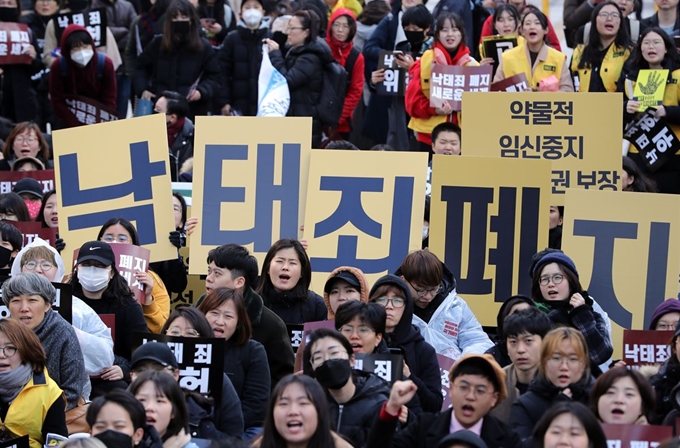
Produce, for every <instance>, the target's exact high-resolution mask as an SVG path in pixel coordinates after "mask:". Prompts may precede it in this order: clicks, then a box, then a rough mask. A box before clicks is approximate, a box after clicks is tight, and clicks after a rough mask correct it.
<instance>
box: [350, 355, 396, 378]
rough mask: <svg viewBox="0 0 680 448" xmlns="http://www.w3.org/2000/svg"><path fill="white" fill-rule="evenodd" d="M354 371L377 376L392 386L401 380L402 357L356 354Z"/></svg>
mask: <svg viewBox="0 0 680 448" xmlns="http://www.w3.org/2000/svg"><path fill="white" fill-rule="evenodd" d="M354 356H355V360H354V369H355V370H362V371H364V372H368V373H373V374H375V375H378V376H379V377H380V378H382V379H383V380H385V381H387V382H388V383H390V385H391V384H393V383H394V382H395V381H397V380H400V379H401V378H402V372H403V371H404V356H403V355H394V354H391V353H356V354H355V355H354Z"/></svg>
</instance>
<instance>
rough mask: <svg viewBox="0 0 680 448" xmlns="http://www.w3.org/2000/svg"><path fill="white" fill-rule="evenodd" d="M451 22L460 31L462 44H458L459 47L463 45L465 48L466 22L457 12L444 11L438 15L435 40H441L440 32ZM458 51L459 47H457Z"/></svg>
mask: <svg viewBox="0 0 680 448" xmlns="http://www.w3.org/2000/svg"><path fill="white" fill-rule="evenodd" d="M449 23H451V25H452V26H453V27H455V28H457V29H458V30H459V31H460V35H461V38H460V44H458V48H460V46H461V45H462V46H463V48H465V23H464V22H463V19H461V17H460V16H459V15H458V14H456V13H455V12H444V13H442V14H439V16H438V17H437V21H436V22H435V25H434V40H435V42H439V32H440V31H441V30H442V28H444V27H445V26H447V25H448V24H449ZM456 51H457V49H456Z"/></svg>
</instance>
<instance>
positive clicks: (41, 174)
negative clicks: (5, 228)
mask: <svg viewBox="0 0 680 448" xmlns="http://www.w3.org/2000/svg"><path fill="white" fill-rule="evenodd" d="M0 23H2V22H0ZM27 177H30V178H31V179H35V180H37V181H38V183H40V186H41V187H42V191H43V194H44V193H47V192H48V191H51V190H54V170H38V171H0V194H4V193H11V192H12V189H13V188H14V185H15V184H16V183H17V182H19V181H20V180H21V179H25V178H27Z"/></svg>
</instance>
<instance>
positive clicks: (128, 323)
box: [68, 241, 148, 396]
mask: <svg viewBox="0 0 680 448" xmlns="http://www.w3.org/2000/svg"><path fill="white" fill-rule="evenodd" d="M68 283H70V284H71V285H72V286H73V295H74V296H76V297H78V298H79V299H81V300H82V301H83V302H85V304H86V305H88V306H89V307H90V308H92V309H93V310H94V311H95V312H96V313H97V314H100V315H101V314H113V315H115V327H114V329H115V331H114V333H115V339H114V341H113V342H114V348H113V353H114V362H113V365H112V366H111V367H109V368H108V369H106V370H105V371H104V372H103V373H102V374H101V376H100V378H98V379H93V380H92V395H93V396H97V395H101V394H103V393H106V392H107V391H109V390H111V389H114V388H125V387H127V385H126V382H129V381H130V357H131V355H132V344H133V340H132V337H133V336H132V335H133V333H134V332H147V331H148V328H147V326H146V321H145V320H144V314H143V313H142V308H141V307H140V306H139V304H138V303H137V301H135V299H134V296H133V294H132V291H130V287H129V286H128V282H127V280H125V278H124V277H123V276H122V275H120V273H119V272H118V270H117V269H116V258H115V256H114V254H113V250H112V249H111V246H109V244H108V243H105V242H103V241H90V242H87V243H85V244H83V245H82V246H81V247H80V251H79V252H78V259H77V260H76V263H75V267H74V268H73V272H72V274H71V278H70V279H69V280H68Z"/></svg>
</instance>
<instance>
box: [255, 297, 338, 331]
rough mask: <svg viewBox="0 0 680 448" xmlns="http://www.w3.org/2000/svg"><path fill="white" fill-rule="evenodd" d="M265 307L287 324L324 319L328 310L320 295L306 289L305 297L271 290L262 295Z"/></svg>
mask: <svg viewBox="0 0 680 448" xmlns="http://www.w3.org/2000/svg"><path fill="white" fill-rule="evenodd" d="M262 299H263V300H264V304H265V306H266V307H267V308H269V309H270V310H272V311H273V312H275V313H276V315H277V316H279V317H280V318H281V320H282V321H284V322H285V323H287V324H304V323H306V322H318V321H320V320H326V315H327V314H328V310H327V309H326V304H325V303H324V301H323V299H322V298H321V296H320V295H318V294H317V293H315V292H314V291H307V297H304V298H299V297H292V294H290V291H289V292H276V291H273V290H272V292H271V293H270V294H269V295H268V296H263V297H262Z"/></svg>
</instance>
